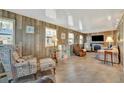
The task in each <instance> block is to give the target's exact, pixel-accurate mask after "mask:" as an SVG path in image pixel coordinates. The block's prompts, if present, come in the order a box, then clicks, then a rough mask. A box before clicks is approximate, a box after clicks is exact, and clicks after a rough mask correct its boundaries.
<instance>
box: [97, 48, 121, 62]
mask: <svg viewBox="0 0 124 93" xmlns="http://www.w3.org/2000/svg"><path fill="white" fill-rule="evenodd" d="M105 51H106V49H102V50H98V51H97V54H96V58H97V59H98V60H101V61H104V55H105V54H104V53H105ZM110 51H112V53H113V54H112V55H113V59H112V60H113V63H119V57H118V54H119V51H118V48H116V47H113V48H112V49H111V50H110ZM107 61H111V56H110V55H107Z"/></svg>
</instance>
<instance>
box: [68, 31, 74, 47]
mask: <svg viewBox="0 0 124 93" xmlns="http://www.w3.org/2000/svg"><path fill="white" fill-rule="evenodd" d="M68 44H69V45H72V44H74V34H73V33H69V34H68Z"/></svg>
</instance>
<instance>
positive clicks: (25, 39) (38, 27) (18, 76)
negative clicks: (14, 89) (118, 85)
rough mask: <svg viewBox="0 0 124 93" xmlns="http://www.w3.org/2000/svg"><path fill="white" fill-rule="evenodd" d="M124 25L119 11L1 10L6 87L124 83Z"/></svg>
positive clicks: (0, 35)
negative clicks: (28, 84) (17, 85)
mask: <svg viewBox="0 0 124 93" xmlns="http://www.w3.org/2000/svg"><path fill="white" fill-rule="evenodd" d="M123 21H124V18H123V10H114V9H108V10H104V9H101V10H97V9H94V10H92V9H91V10H87V9H82V10H80V9H79V10H78V9H71V10H69V9H60V10H59V9H5V10H3V9H1V10H0V31H1V32H0V44H1V45H0V46H1V47H0V48H1V49H0V50H1V51H0V62H1V63H2V65H1V66H2V67H3V69H1V74H0V77H1V80H0V82H1V83H2V82H3V83H5V82H12V83H26V82H29V83H30V82H33V83H42V82H46V83H47V82H48V83H53V82H56V83H78V82H80V83H93V82H97V83H100V82H102V83H106V82H110V83H111V82H124V79H123V76H124V74H123ZM2 67H1V68H2ZM2 71H4V72H2ZM108 75H109V78H108ZM113 77H114V78H113Z"/></svg>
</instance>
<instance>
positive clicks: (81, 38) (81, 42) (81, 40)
mask: <svg viewBox="0 0 124 93" xmlns="http://www.w3.org/2000/svg"><path fill="white" fill-rule="evenodd" d="M79 44H83V36H82V35H80V39H79Z"/></svg>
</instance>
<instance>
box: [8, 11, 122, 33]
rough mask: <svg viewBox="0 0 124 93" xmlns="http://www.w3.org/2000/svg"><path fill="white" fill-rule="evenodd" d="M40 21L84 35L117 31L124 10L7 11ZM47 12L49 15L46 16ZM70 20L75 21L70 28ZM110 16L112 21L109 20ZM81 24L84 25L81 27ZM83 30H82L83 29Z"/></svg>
mask: <svg viewBox="0 0 124 93" xmlns="http://www.w3.org/2000/svg"><path fill="white" fill-rule="evenodd" d="M7 10H8V11H11V12H15V13H18V14H21V15H25V16H28V17H32V18H36V19H38V20H42V21H46V22H49V23H53V24H57V25H60V26H64V27H67V28H71V29H74V30H77V31H81V32H83V33H92V32H101V31H109V30H115V29H116V27H117V24H118V23H119V20H120V18H121V17H122V14H123V13H124V10H122V9H121V10H120V9H52V10H48V9H7ZM46 12H47V15H46ZM48 16H49V17H48ZM68 16H71V18H69V19H73V20H71V21H73V23H71V24H72V25H71V26H70V25H69V24H68ZM108 16H109V17H110V20H108ZM79 20H80V23H82V27H80V26H81V24H80V26H79ZM81 28H82V29H81Z"/></svg>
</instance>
